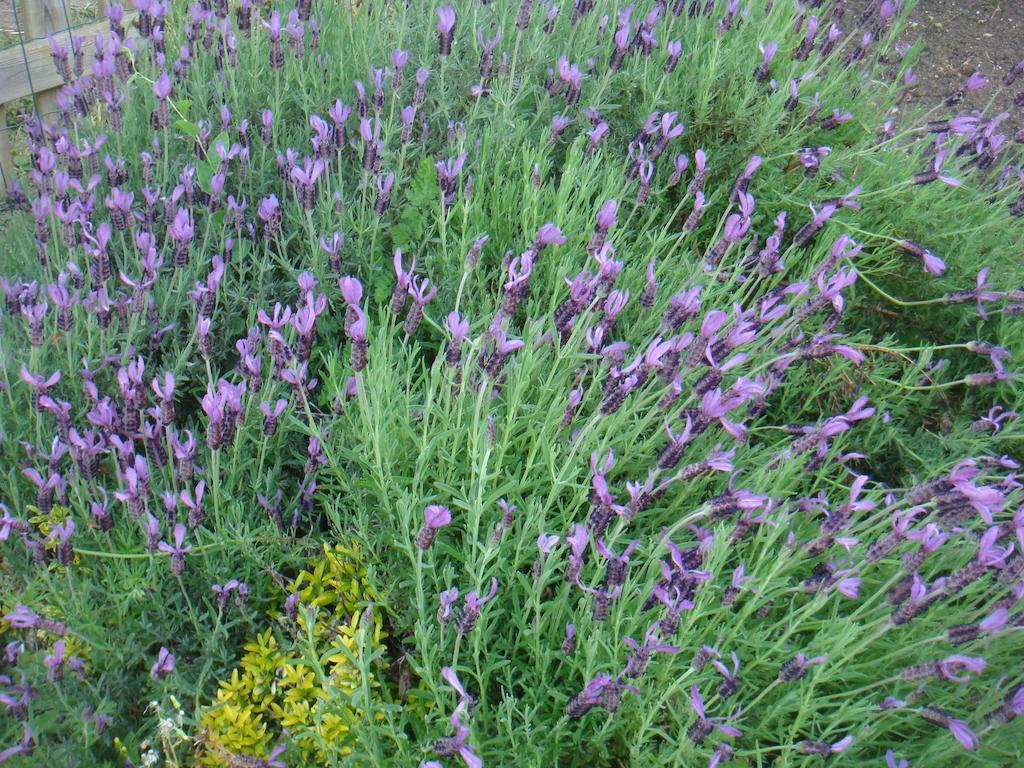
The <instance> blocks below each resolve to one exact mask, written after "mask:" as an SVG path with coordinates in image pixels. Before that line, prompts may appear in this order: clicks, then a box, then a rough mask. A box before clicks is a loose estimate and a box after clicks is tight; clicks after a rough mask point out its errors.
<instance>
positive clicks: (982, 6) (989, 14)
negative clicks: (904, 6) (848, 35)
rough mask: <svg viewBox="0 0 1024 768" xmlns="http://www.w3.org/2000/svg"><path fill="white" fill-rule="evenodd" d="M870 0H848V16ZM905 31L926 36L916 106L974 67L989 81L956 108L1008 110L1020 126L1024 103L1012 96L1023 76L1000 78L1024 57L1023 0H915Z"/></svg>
mask: <svg viewBox="0 0 1024 768" xmlns="http://www.w3.org/2000/svg"><path fill="white" fill-rule="evenodd" d="M870 4H871V0H851V2H850V3H849V5H848V6H847V7H848V9H849V10H848V11H847V18H848V19H850V20H851V21H852V20H854V19H856V18H857V17H859V16H860V14H861V12H862V11H863V10H864V9H865V8H866V7H868V5H870ZM904 37H905V39H906V41H907V42H915V41H917V40H921V41H923V42H924V51H923V52H922V54H921V56H920V57H919V59H918V61H917V64H916V65H915V67H914V71H915V72H916V73H917V75H918V78H919V79H918V83H917V87H916V88H915V89H914V92H913V94H912V98H911V101H910V103H911V104H912V106H913V107H914V108H917V107H924V108H926V109H928V108H931V107H932V106H938V105H941V104H942V102H943V101H944V100H945V98H946V97H947V96H948V95H949V94H950V93H952V92H953V91H956V90H957V89H958V88H959V87H960V86H961V85H962V84H963V83H964V81H965V80H966V79H967V78H968V77H970V76H971V74H972V73H974V72H981V74H982V75H984V76H985V77H987V78H988V79H989V81H990V83H989V85H988V86H987V87H986V88H984V89H983V90H981V91H979V92H977V93H975V94H969V95H968V96H967V98H966V99H965V100H964V101H963V102H962V103H961V104H960V105H958V106H957V109H960V110H964V109H981V110H984V111H985V112H986V113H989V114H991V115H995V114H998V112H1001V111H1008V112H1010V113H1011V117H1010V120H1009V121H1007V125H1008V126H1009V127H1010V128H1011V130H1013V129H1020V128H1022V127H1024V109H1022V108H1015V107H1014V105H1013V98H1014V96H1015V95H1016V94H1017V93H1020V92H1021V91H1024V77H1021V78H1020V79H1019V80H1018V81H1017V82H1016V83H1015V84H1014V86H1013V87H1012V88H1006V87H1004V86H1003V84H1002V79H1003V76H1004V75H1005V74H1006V73H1007V72H1008V71H1009V70H1010V69H1012V68H1013V66H1014V65H1015V64H1016V63H1017V62H1018V61H1020V60H1021V59H1024V0H918V2H917V5H916V7H915V8H914V10H913V12H912V13H911V17H910V24H909V26H908V27H907V29H906V33H905V35H904ZM940 111H942V110H941V109H940ZM945 111H946V112H949V111H950V110H949V108H946V109H945Z"/></svg>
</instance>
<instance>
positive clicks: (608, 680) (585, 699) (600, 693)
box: [566, 673, 640, 719]
mask: <svg viewBox="0 0 1024 768" xmlns="http://www.w3.org/2000/svg"><path fill="white" fill-rule="evenodd" d="M620 677H621V676H620ZM623 691H631V692H632V693H640V691H639V689H638V688H637V687H636V686H633V685H628V684H626V683H623V682H620V679H619V677H612V676H611V675H608V674H604V673H599V674H596V675H594V676H593V677H592V678H591V679H590V680H589V681H587V684H586V685H585V686H583V690H582V691H580V692H579V693H578V694H576V695H575V696H574V697H573V698H571V699H570V700H569V703H568V705H567V706H566V714H567V715H568V716H569V717H571V718H574V719H577V718H580V717H583V716H584V715H585V714H587V712H589V711H590V710H591V709H593V708H594V707H603V708H604V709H606V710H607V711H608V712H612V713H614V712H616V711H617V710H618V708H619V703H620V702H621V701H622V692H623Z"/></svg>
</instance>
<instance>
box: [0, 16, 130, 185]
mask: <svg viewBox="0 0 1024 768" xmlns="http://www.w3.org/2000/svg"><path fill="white" fill-rule="evenodd" d="M6 1H7V2H10V0H6ZM0 2H4V0H0ZM97 6H98V8H97V10H98V14H99V16H100V17H102V16H103V15H104V14H105V13H106V10H107V8H106V6H107V2H106V0H98V3H97ZM131 16H134V13H132V14H131ZM15 19H16V21H17V26H18V30H17V31H18V33H19V36H20V42H19V43H15V44H14V45H11V46H8V47H7V48H5V49H3V50H0V183H2V184H3V188H6V186H7V184H8V183H9V180H10V179H12V178H13V177H14V163H13V162H12V159H11V135H10V134H11V132H10V130H7V129H6V128H7V108H8V104H10V103H11V102H14V101H17V100H19V99H23V98H25V97H27V96H34V99H33V105H34V109H35V110H36V111H37V114H39V115H47V114H50V113H52V112H55V111H56V109H57V103H56V93H57V89H58V88H60V86H62V85H63V84H64V81H63V79H62V78H61V76H60V75H59V74H57V68H56V67H55V66H54V63H53V59H52V58H51V57H50V43H49V41H48V40H47V39H46V37H47V35H53V36H54V37H56V38H58V39H61V38H62V37H65V38H67V40H66V41H65V44H66V45H68V48H69V49H70V47H71V46H70V36H71V35H74V36H75V37H83V38H85V40H84V42H83V43H82V45H83V47H84V49H85V67H86V71H88V70H89V66H90V64H91V62H92V58H93V54H94V50H93V46H94V43H93V38H94V37H95V35H96V33H97V32H101V33H104V34H106V33H107V32H108V31H109V29H110V27H109V25H108V23H107V21H106V20H105V19H102V18H101V20H100V21H96V22H93V23H91V24H83V25H80V26H70V22H69V19H70V13H69V11H68V8H67V7H66V5H65V0H21V2H20V3H18V4H17V6H16V13H15ZM130 21H131V19H130V18H129V14H127V13H126V14H125V28H126V29H128V25H129V22H130Z"/></svg>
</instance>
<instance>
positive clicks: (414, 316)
mask: <svg viewBox="0 0 1024 768" xmlns="http://www.w3.org/2000/svg"><path fill="white" fill-rule="evenodd" d="M397 269H398V267H397V264H396V270H397ZM436 295H437V287H436V286H432V285H430V280H429V279H428V278H423V280H421V281H420V283H419V284H418V285H417V283H416V281H415V280H412V281H411V282H410V285H409V296H410V297H411V298H412V306H410V307H409V314H407V315H406V316H405V335H406V336H409V337H412V336H414V335H415V334H416V329H417V328H419V327H420V322H421V321H422V320H423V308H424V307H425V306H426V305H427V302H429V301H430V300H431V299H433V298H434V296H436Z"/></svg>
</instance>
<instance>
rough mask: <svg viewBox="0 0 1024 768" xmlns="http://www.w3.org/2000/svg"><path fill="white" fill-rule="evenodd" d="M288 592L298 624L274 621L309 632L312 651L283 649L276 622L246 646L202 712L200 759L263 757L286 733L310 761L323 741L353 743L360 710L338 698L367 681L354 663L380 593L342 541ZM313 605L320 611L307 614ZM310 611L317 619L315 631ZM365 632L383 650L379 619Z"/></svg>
mask: <svg viewBox="0 0 1024 768" xmlns="http://www.w3.org/2000/svg"><path fill="white" fill-rule="evenodd" d="M289 591H290V592H297V593H298V595H299V614H298V620H297V622H296V624H294V625H293V624H291V623H290V622H286V621H285V620H284V619H283V617H282V616H281V615H280V614H276V615H275V616H273V617H272V618H274V619H275V620H276V621H277V623H278V624H280V625H281V626H282V627H287V628H288V629H287V631H289V632H292V633H295V634H296V636H297V637H298V638H299V639H301V638H305V637H308V636H310V634H311V635H312V639H313V644H314V648H313V649H306V650H305V651H304V652H303V651H290V650H285V649H283V648H282V644H281V641H280V639H279V638H280V637H281V635H280V632H281V630H280V629H275V627H270V628H268V629H267V630H266V631H264V632H262V633H260V634H259V635H257V636H256V637H255V638H254V639H253V640H252V642H250V643H248V644H247V645H245V647H244V648H245V654H244V656H243V657H242V659H241V662H240V663H239V666H238V667H237V668H236V669H234V670H233V671H232V672H231V677H230V678H228V679H226V680H222V681H220V683H219V689H218V691H217V701H216V703H214V704H213V705H211V706H210V707H209V708H207V709H206V710H205V711H204V712H203V713H202V715H201V716H200V719H199V723H200V725H201V726H202V729H203V732H202V734H201V736H200V741H201V742H202V743H203V744H205V745H206V747H205V751H204V753H203V754H202V755H201V757H200V762H201V764H203V765H207V766H229V765H232V764H233V763H232V762H231V757H233V756H242V755H245V756H264V755H266V754H267V752H269V750H270V748H271V747H273V745H274V744H276V743H278V741H279V740H280V735H281V732H282V731H283V730H286V731H287V733H288V742H289V744H290V745H291V746H292V748H293V749H298V750H299V751H300V752H301V753H302V755H303V757H304V758H305V759H306V760H307V761H308V763H313V762H314V761H315V763H316V764H322V762H323V761H324V759H325V757H324V754H323V746H325V745H330V747H331V749H332V751H333V750H339V751H343V750H346V749H347V748H348V747H347V746H346V743H347V742H350V741H351V734H350V723H352V722H354V721H357V720H358V719H359V718H360V717H361V716H362V713H361V712H360V711H359V710H358V709H357V708H356V707H354V706H351V705H349V704H347V703H342V704H341V705H339V699H340V700H341V701H342V702H347V701H348V700H349V699H350V698H351V696H352V694H354V693H355V692H356V691H357V689H359V688H360V687H361V686H362V685H363V680H362V673H361V672H360V670H359V667H358V666H357V665H356V660H357V659H358V657H359V654H360V652H361V650H360V641H359V635H360V633H361V622H366V621H367V618H368V616H364V608H365V606H366V605H367V604H368V603H371V602H373V601H375V600H376V595H375V594H374V593H373V590H372V588H371V587H370V586H369V585H368V584H367V582H366V572H365V569H363V568H362V567H361V565H360V563H359V560H358V557H357V553H356V551H355V550H354V549H350V548H348V547H345V546H335V547H327V546H325V547H324V553H323V556H322V557H321V558H319V559H318V560H317V561H316V562H315V564H314V565H313V566H312V567H311V568H310V569H309V570H305V571H303V572H302V573H300V574H299V575H298V576H297V577H296V579H295V580H294V581H293V582H292V584H291V585H290V586H289ZM311 607H315V609H316V610H315V612H313V613H310V608H311ZM310 616H315V621H314V624H313V626H312V628H310V626H309V624H308V621H309V617H310ZM363 626H365V623H364V625H363ZM310 629H312V631H311V632H310ZM366 629H367V632H368V633H369V634H370V637H369V638H367V639H366V641H365V645H367V646H368V647H369V649H377V648H379V647H380V645H381V642H382V639H383V637H384V634H383V631H382V629H381V619H380V617H379V616H378V615H373V618H372V627H367V628H366ZM371 685H373V686H374V687H376V683H373V682H372V683H371Z"/></svg>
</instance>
